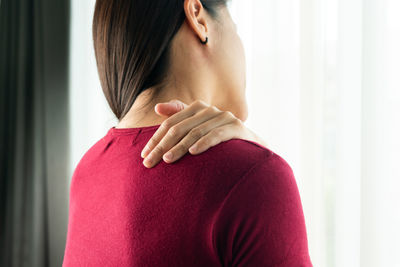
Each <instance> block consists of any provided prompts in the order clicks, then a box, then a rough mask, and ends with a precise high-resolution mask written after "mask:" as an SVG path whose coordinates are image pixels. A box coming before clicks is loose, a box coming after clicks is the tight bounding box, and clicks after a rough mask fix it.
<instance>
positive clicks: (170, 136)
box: [143, 107, 222, 167]
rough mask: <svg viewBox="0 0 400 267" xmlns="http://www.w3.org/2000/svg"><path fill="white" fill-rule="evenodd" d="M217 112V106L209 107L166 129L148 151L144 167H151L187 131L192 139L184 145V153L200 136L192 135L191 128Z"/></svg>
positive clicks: (218, 111)
mask: <svg viewBox="0 0 400 267" xmlns="http://www.w3.org/2000/svg"><path fill="white" fill-rule="evenodd" d="M219 113H222V111H220V110H219V109H218V108H216V107H209V108H206V109H203V110H201V111H200V112H198V113H197V114H195V115H194V116H192V117H189V118H188V119H186V120H183V121H181V122H179V123H178V124H176V125H174V126H173V127H171V128H170V129H169V130H168V132H167V134H166V135H165V136H164V137H163V138H162V140H161V141H160V142H159V143H158V144H157V145H156V146H155V147H154V149H153V150H152V151H151V152H150V153H149V155H148V156H147V157H146V159H145V162H144V163H143V164H145V166H146V167H152V166H154V165H155V164H157V163H158V162H159V161H160V160H161V158H162V156H163V154H164V153H165V152H167V151H168V150H170V149H171V148H172V147H173V146H174V145H175V144H177V143H178V142H180V141H181V139H182V138H183V137H184V136H186V135H187V134H188V133H189V134H190V136H191V139H193V141H192V142H191V143H190V144H188V145H187V146H186V147H185V151H184V152H185V153H186V152H187V149H188V148H189V146H190V145H192V144H193V143H194V142H195V141H196V140H198V139H199V138H200V137H201V136H202V135H201V136H199V135H197V137H193V132H192V129H193V128H195V127H196V126H198V125H200V124H201V123H203V122H205V121H208V120H210V119H211V118H213V117H215V116H217V115H218V114H219ZM190 132H192V133H190ZM185 140H187V139H185ZM182 152H183V151H182Z"/></svg>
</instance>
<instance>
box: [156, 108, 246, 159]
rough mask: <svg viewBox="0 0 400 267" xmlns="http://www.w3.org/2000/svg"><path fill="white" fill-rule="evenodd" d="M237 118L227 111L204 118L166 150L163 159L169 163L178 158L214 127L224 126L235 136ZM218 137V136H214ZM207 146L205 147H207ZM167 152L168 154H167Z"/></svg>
mask: <svg viewBox="0 0 400 267" xmlns="http://www.w3.org/2000/svg"><path fill="white" fill-rule="evenodd" d="M237 120H238V119H237V118H235V117H234V115H233V114H232V113H231V112H229V111H224V112H221V113H219V114H218V115H217V116H214V117H213V118H212V119H209V120H206V121H205V122H204V123H202V124H200V125H199V126H197V127H195V128H193V129H192V130H191V131H190V132H189V133H188V134H187V135H186V136H185V137H184V138H183V139H182V140H181V141H180V142H179V143H178V144H177V145H175V146H174V147H173V148H172V149H170V150H169V151H168V153H166V154H165V155H164V157H163V159H164V161H165V162H167V163H171V162H173V161H176V160H178V159H180V158H181V157H182V156H184V155H185V154H186V152H187V151H188V150H189V148H190V147H191V146H192V145H193V144H195V143H196V142H197V141H199V140H200V139H201V138H203V136H205V135H207V134H208V133H209V132H211V131H212V130H213V129H215V128H219V127H221V126H226V127H227V128H228V130H230V131H229V132H228V133H230V137H231V138H232V137H233V136H236V134H235V132H236V131H237V129H238V126H239V123H237V124H236V122H237ZM216 138H218V136H216ZM208 148H209V147H207V149H208ZM168 154H169V155H168Z"/></svg>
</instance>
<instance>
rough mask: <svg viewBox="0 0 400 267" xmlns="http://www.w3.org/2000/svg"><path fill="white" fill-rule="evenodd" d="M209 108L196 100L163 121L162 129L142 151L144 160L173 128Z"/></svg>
mask: <svg viewBox="0 0 400 267" xmlns="http://www.w3.org/2000/svg"><path fill="white" fill-rule="evenodd" d="M207 106H209V105H208V104H207V103H205V102H203V101H201V100H196V101H195V102H193V103H192V104H190V105H189V106H188V107H187V108H185V109H184V110H182V111H180V112H178V113H176V114H174V115H172V116H171V117H169V118H168V119H166V120H165V121H163V122H162V123H161V125H160V127H158V129H157V131H156V132H155V133H154V134H153V136H152V137H151V138H150V140H149V141H148V142H147V144H146V146H145V147H144V149H143V150H142V153H141V156H142V158H145V157H146V156H147V155H148V154H149V153H150V152H151V151H152V150H153V149H154V148H155V147H156V145H157V144H158V143H159V142H160V141H161V139H162V138H163V137H164V136H165V135H166V134H167V132H168V131H169V129H170V128H171V127H172V126H174V125H176V124H178V123H179V122H181V121H183V120H184V119H186V118H189V117H192V116H193V115H194V114H196V113H197V112H198V111H200V110H202V109H204V108H205V107H207Z"/></svg>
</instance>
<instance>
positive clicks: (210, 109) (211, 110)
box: [208, 106, 220, 113]
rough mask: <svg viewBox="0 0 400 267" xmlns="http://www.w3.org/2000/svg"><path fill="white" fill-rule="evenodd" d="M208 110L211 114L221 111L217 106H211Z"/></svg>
mask: <svg viewBox="0 0 400 267" xmlns="http://www.w3.org/2000/svg"><path fill="white" fill-rule="evenodd" d="M208 110H209V111H210V112H211V113H217V112H219V111H220V110H219V109H218V108H217V107H216V106H210V107H208Z"/></svg>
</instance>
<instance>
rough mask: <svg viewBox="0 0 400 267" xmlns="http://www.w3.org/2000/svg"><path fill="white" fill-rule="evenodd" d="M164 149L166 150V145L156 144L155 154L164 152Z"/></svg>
mask: <svg viewBox="0 0 400 267" xmlns="http://www.w3.org/2000/svg"><path fill="white" fill-rule="evenodd" d="M164 151H165V147H164V145H162V144H159V145H158V146H156V147H155V148H154V149H153V153H155V154H163V153H164Z"/></svg>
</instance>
